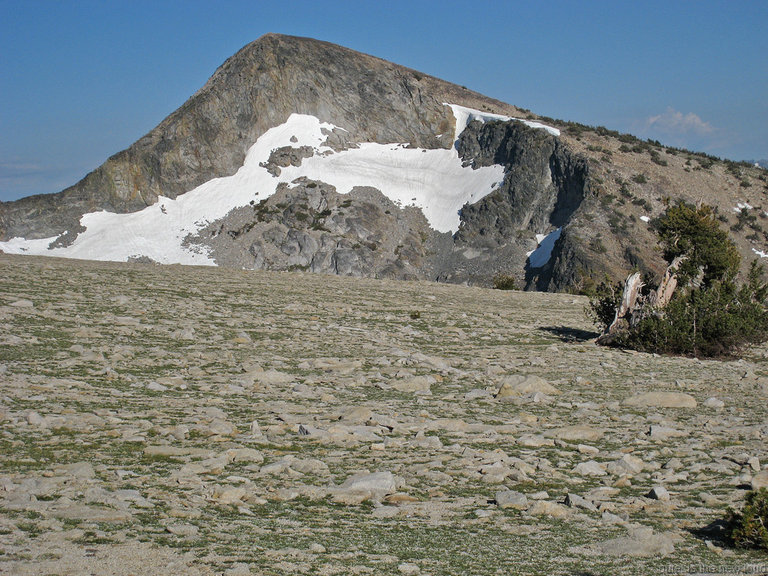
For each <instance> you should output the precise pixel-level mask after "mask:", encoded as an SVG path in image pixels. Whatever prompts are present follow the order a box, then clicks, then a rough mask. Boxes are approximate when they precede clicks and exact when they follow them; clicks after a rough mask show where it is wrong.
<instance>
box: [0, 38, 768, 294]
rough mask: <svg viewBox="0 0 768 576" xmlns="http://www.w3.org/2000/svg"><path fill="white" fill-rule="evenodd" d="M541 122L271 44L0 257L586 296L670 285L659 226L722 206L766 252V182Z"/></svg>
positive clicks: (222, 74)
mask: <svg viewBox="0 0 768 576" xmlns="http://www.w3.org/2000/svg"><path fill="white" fill-rule="evenodd" d="M511 117H515V118H525V119H526V121H524V122H521V121H519V120H511V119H510V118H511ZM537 120H541V119H539V118H538V117H536V116H535V115H533V114H532V113H530V112H528V111H525V110H521V109H517V108H515V107H514V106H511V105H508V104H504V103H502V102H498V101H496V100H492V99H490V98H486V97H484V96H482V95H480V94H477V93H474V92H471V91H469V90H467V89H465V88H463V87H459V86H456V85H453V84H450V83H447V82H444V81H442V80H439V79H436V78H433V77H431V76H428V75H425V74H422V73H420V72H417V71H414V70H410V69H407V68H404V67H401V66H398V65H396V64H392V63H389V62H386V61H383V60H380V59H378V58H374V57H372V56H368V55H364V54H360V53H358V52H354V51H352V50H349V49H346V48H342V47H339V46H335V45H333V44H329V43H326V42H320V41H317V40H310V39H305V38H294V37H287V36H279V35H267V36H264V37H262V38H260V39H259V40H257V41H255V42H253V43H251V44H249V45H248V46H246V47H245V48H243V49H242V50H241V51H239V52H238V53H237V54H235V55H234V56H232V57H231V58H230V59H229V60H227V61H226V62H225V63H224V64H223V65H222V66H221V67H220V68H219V69H218V70H217V71H216V72H215V74H214V75H213V76H212V77H211V79H210V80H209V81H208V82H207V83H206V84H205V86H203V87H202V88H201V89H200V90H199V91H198V92H197V93H196V94H194V95H193V96H192V97H191V98H190V99H189V100H188V101H187V102H186V103H185V104H184V105H183V106H182V107H180V108H179V109H178V110H177V111H175V112H174V113H173V114H171V115H170V116H169V117H168V118H166V119H165V120H163V122H161V123H160V124H159V125H158V127H157V128H155V129H154V130H152V131H151V132H150V133H149V134H147V135H146V136H144V137H143V138H141V139H140V140H139V141H137V142H136V143H135V144H133V145H132V146H131V147H130V148H128V149H127V150H125V151H123V152H120V153H118V154H116V155H115V156H113V157H111V158H110V159H109V160H107V162H105V163H104V165H102V166H101V167H99V168H98V169H97V170H95V171H94V172H92V173H91V174H89V175H88V176H86V177H85V178H84V179H83V180H82V181H80V182H79V183H77V184H76V185H74V186H73V187H71V188H68V189H67V190H64V191H63V192H61V193H58V194H52V195H45V196H34V197H30V198H25V199H21V200H19V201H16V202H11V203H0V250H4V251H6V252H22V253H37V254H49V255H60V256H66V257H78V258H91V259H113V260H126V259H149V260H152V261H157V262H164V263H172V262H181V263H187V264H196V263H197V264H219V265H226V266H235V267H243V268H271V269H292V268H299V269H306V270H312V271H315V272H324V273H334V274H353V275H360V276H391V277H397V278H427V279H438V280H444V281H451V282H470V283H479V284H489V283H490V282H491V281H492V279H493V277H494V276H495V275H497V274H505V275H510V276H512V277H515V278H516V279H517V280H518V285H519V286H523V285H525V286H528V287H530V288H538V289H542V290H574V289H575V290H580V289H589V287H590V285H591V284H592V283H594V282H595V281H596V280H598V279H600V278H602V277H604V276H605V275H606V274H607V275H610V276H618V275H620V274H623V273H625V272H626V271H627V270H629V269H632V268H640V269H644V270H647V271H650V272H658V271H659V270H660V268H661V266H662V263H661V260H660V258H659V257H658V254H657V251H656V250H655V240H654V238H653V235H652V234H651V233H650V231H649V230H648V225H647V223H646V221H645V220H647V219H649V218H650V217H652V216H655V215H657V214H658V213H660V212H661V210H663V205H664V202H665V201H666V199H667V198H685V199H688V200H690V201H700V200H705V201H707V202H708V203H711V204H714V205H716V206H719V207H720V208H721V213H722V215H723V216H722V218H723V219H724V221H725V222H727V223H728V224H729V225H732V226H733V227H734V228H735V233H736V235H737V237H738V239H739V243H740V247H741V249H742V253H743V254H744V255H746V256H750V257H755V255H756V254H758V253H765V252H766V251H768V248H766V247H765V240H766V239H768V237H767V236H766V235H765V233H764V232H763V231H762V227H761V225H760V219H761V218H762V216H763V215H764V214H765V211H764V210H762V209H761V208H759V206H760V200H761V196H762V195H763V194H764V189H763V188H764V182H765V176H764V171H762V170H760V169H758V168H754V167H750V166H744V165H734V164H732V163H731V164H724V163H719V162H715V161H713V160H712V159H709V158H707V157H702V156H697V155H693V154H691V153H688V152H685V151H674V150H672V149H668V148H666V149H665V148H664V147H662V146H661V145H659V144H658V143H645V142H640V141H637V140H636V139H632V138H631V137H626V136H624V135H619V134H617V133H613V132H610V131H607V130H605V129H591V128H589V127H584V126H579V125H575V124H572V123H563V122H556V121H551V120H547V122H546V123H545V124H544V125H542V124H541V123H537V122H536V121H537ZM546 124H548V125H549V126H547V125H546ZM553 126H554V127H553ZM557 128H559V129H560V130H558V129H557ZM761 180H762V182H761ZM742 205H743V206H750V208H748V209H747V208H745V209H744V210H742V209H741V208H739V206H742ZM734 207H735V208H736V210H738V213H737V212H735V211H734ZM731 221H733V222H731ZM739 226H741V228H739ZM537 247H538V248H537ZM529 255H530V258H529ZM550 256H551V257H550Z"/></svg>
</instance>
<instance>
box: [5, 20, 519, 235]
mask: <svg viewBox="0 0 768 576" xmlns="http://www.w3.org/2000/svg"><path fill="white" fill-rule="evenodd" d="M446 101H450V102H452V103H457V104H465V105H467V106H473V107H476V108H479V107H481V106H485V107H486V108H489V107H491V106H492V107H494V111H498V112H506V113H514V112H516V110H515V109H514V108H513V107H511V106H509V105H505V104H503V103H501V102H498V101H495V100H492V99H490V98H486V97H483V96H481V95H480V94H476V93H474V92H471V91H469V90H466V89H462V88H459V87H458V86H455V85H453V84H450V83H448V82H444V81H442V80H439V79H437V78H433V77H431V76H427V75H425V74H422V73H420V72H416V71H414V70H411V69H408V68H404V67H402V66H398V65H396V64H392V63H390V62H386V61H384V60H381V59H379V58H374V57H372V56H368V55H365V54H361V53H359V52H355V51H353V50H349V49H347V48H343V47H341V46H337V45H334V44H330V43H328V42H320V41H317V40H311V39H307V38H297V37H291V36H281V35H276V34H267V35H265V36H262V37H261V38H259V39H258V40H256V41H254V42H252V43H251V44H248V45H247V46H246V47H244V48H243V49H242V50H240V51H239V52H238V53H237V54H235V55H234V56H232V57H231V58H229V59H228V60H227V61H226V62H224V64H222V66H221V67H219V69H218V70H216V72H215V73H214V75H213V76H212V77H211V78H210V79H209V80H208V82H207V83H206V84H205V86H203V87H202V88H201V89H200V90H198V91H197V92H196V93H195V94H194V95H193V96H192V97H191V98H190V99H189V100H187V102H185V103H184V104H183V105H182V106H181V107H180V108H179V109H178V110H176V111H175V112H174V113H173V114H171V115H170V116H168V117H167V118H166V119H165V120H163V121H162V122H161V123H160V124H159V125H158V126H157V127H156V128H155V129H153V130H152V131H151V132H149V133H148V134H147V135H146V136H144V137H142V138H141V139H139V140H138V141H137V142H136V143H134V144H133V145H132V146H131V147H130V148H128V149H127V150H123V151H122V152H119V153H117V154H115V155H114V156H112V157H111V158H109V159H108V160H107V161H106V162H105V163H104V164H103V165H102V166H100V167H99V168H97V169H96V170H94V171H93V172H91V173H90V174H88V175H87V176H86V177H85V178H83V180H81V181H80V182H78V183H77V184H75V185H74V186H72V187H70V188H67V189H66V190H64V191H62V192H60V193H58V194H50V195H38V196H32V197H29V198H23V199H21V200H17V201H15V202H9V203H0V239H2V240H7V239H8V238H12V237H14V236H23V237H26V238H45V237H49V236H53V235H56V234H60V233H62V232H64V231H65V230H69V231H70V232H71V231H73V230H75V231H77V229H78V228H79V224H78V222H79V219H80V217H81V216H82V215H83V214H84V213H86V212H90V211H96V210H100V209H106V210H109V211H113V212H133V211H136V210H140V209H142V208H144V207H145V206H148V205H151V204H153V203H154V202H155V201H156V200H157V197H158V195H161V194H162V195H163V196H166V197H169V198H175V197H176V196H178V195H179V194H183V193H185V192H187V191H189V190H191V189H193V188H194V187H196V186H198V185H200V184H202V183H204V182H207V181H208V180H210V179H212V178H216V177H221V176H228V175H231V174H233V173H235V172H236V171H237V169H238V168H239V167H240V166H241V165H242V164H243V160H244V158H245V154H246V152H247V150H248V148H249V147H250V146H251V145H252V144H253V143H254V142H255V141H256V140H257V139H258V137H259V136H261V135H262V134H263V133H264V132H266V131H267V130H268V129H269V128H272V127H273V126H276V125H279V124H281V123H283V122H285V121H286V120H287V118H288V116H290V115H291V114H292V113H300V114H311V115H313V116H316V117H318V118H319V119H320V120H322V121H326V122H332V123H334V124H336V125H338V126H342V127H344V128H345V129H346V130H347V134H346V137H347V138H348V139H349V141H352V142H366V141H367V142H380V143H387V142H408V143H410V144H411V145H413V146H418V147H423V148H440V147H442V148H448V147H449V146H450V145H451V144H452V143H453V129H454V118H453V115H452V113H451V111H450V109H449V108H448V107H446V106H443V102H446ZM438 135H439V136H438ZM342 144H343V143H342Z"/></svg>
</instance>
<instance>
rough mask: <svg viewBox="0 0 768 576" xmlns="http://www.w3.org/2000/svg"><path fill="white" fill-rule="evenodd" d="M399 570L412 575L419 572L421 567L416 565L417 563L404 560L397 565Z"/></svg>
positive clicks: (409, 575) (408, 575)
mask: <svg viewBox="0 0 768 576" xmlns="http://www.w3.org/2000/svg"><path fill="white" fill-rule="evenodd" d="M397 570H398V571H399V572H400V574H405V576H412V575H413V574H418V573H419V572H421V568H419V567H418V566H416V564H411V563H410V562H403V563H402V564H400V565H399V566H398V567H397Z"/></svg>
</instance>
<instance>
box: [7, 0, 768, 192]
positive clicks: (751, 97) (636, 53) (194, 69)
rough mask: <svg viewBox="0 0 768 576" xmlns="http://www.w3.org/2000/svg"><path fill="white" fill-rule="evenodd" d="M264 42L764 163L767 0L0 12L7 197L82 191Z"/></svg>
mask: <svg viewBox="0 0 768 576" xmlns="http://www.w3.org/2000/svg"><path fill="white" fill-rule="evenodd" d="M267 32H279V33H283V34H292V35H297V36H309V37H313V38H318V39H322V40H327V41H330V42H334V43H337V44H341V45H343V46H347V47H349V48H353V49H355V50H359V51H361V52H366V53H368V54H373V55H375V56H379V57H381V58H384V59H386V60H391V61H393V62H397V63H398V64H403V65H405V66H409V67H411V68H415V69H418V70H421V71H423V72H426V73H428V74H432V75H434V76H438V77H440V78H443V79H445V80H449V81H451V82H455V83H457V84H461V85H465V86H467V87H469V88H471V89H473V90H476V91H478V92H481V93H483V94H486V95H488V96H492V97H494V98H498V99H500V100H503V101H506V102H509V103H511V104H515V105H517V106H521V107H524V108H528V109H530V110H532V111H533V112H536V113H538V114H542V115H546V116H551V117H555V118H561V119H566V120H573V121H577V122H582V123H585V124H592V125H603V126H607V127H609V128H611V129H615V130H620V131H622V132H630V133H633V134H636V135H638V136H641V137H643V138H654V139H658V140H660V141H661V142H663V143H665V144H668V145H674V146H681V147H686V148H690V149H694V150H700V151H704V152H708V153H710V154H715V155H717V156H721V157H726V158H732V159H736V160H742V159H763V158H768V1H765V0H757V1H735V0H731V1H729V2H715V1H707V0H700V1H688V2H683V1H674V0H666V1H664V2H656V1H644V2H628V1H627V2H623V1H618V2H617V1H616V0H613V1H611V2H602V1H600V2H598V1H592V2H590V1H586V0H582V1H576V0H572V1H557V0H553V1H549V2H533V1H531V2H489V1H483V0H476V1H474V2H467V1H464V2H454V1H451V0H446V1H441V2H428V1H419V0H410V1H408V2H401V1H397V0H390V1H386V2H374V1H367V0H357V1H348V2H341V1H333V0H315V1H312V2H306V1H294V2H290V1H288V0H283V1H281V2H273V1H271V0H248V1H239V0H237V1H235V0H233V1H226V0H219V1H217V2H213V1H200V0H184V1H171V0H167V1H163V0H153V1H145V0H129V1H122V0H111V1H101V2H96V1H76V0H70V1H67V2H63V1H53V0H48V1H42V0H0V200H11V199H15V198H19V197H21V196H27V195H30V194H37V193H47V192H57V191H59V190H61V189H63V188H65V187H66V186H68V185H71V184H74V183H75V182H76V181H78V180H79V179H80V178H82V177H83V176H84V175H85V174H86V173H87V172H89V171H90V170H93V169H94V168H96V167H97V166H99V165H100V164H101V163H102V162H104V161H105V160H106V159H107V158H108V157H109V156H110V155H112V154H114V153H116V152H118V151H120V150H122V149H124V148H126V147H128V146H129V145H130V144H131V143H133V142H134V141H135V140H137V139H138V138H140V137H141V136H142V135H143V134H145V133H146V132H148V131H149V130H151V129H152V128H153V127H154V126H156V125H157V124H158V123H159V122H160V121H161V120H162V119H163V118H164V117H165V116H167V115H168V114H170V113H171V112H173V111H174V110H175V109H176V108H178V107H179V106H180V105H181V104H182V103H183V102H184V101H185V100H186V99H187V98H188V97H189V96H191V95H192V94H193V93H194V92H195V91H196V90H197V89H198V88H200V87H201V86H202V85H203V84H204V83H205V81H206V80H207V79H208V78H209V77H210V76H211V74H213V72H214V71H215V69H216V68H217V67H218V66H219V65H220V64H221V63H222V62H223V61H224V60H226V58H228V57H229V56H231V55H232V54H234V53H235V52H236V51H237V50H239V49H240V48H241V47H243V46H244V45H245V44H247V43H248V42H251V41H252V40H255V39H256V38H258V37H259V36H261V35H262V34H265V33H267Z"/></svg>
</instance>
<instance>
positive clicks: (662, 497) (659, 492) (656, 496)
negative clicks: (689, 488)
mask: <svg viewBox="0 0 768 576" xmlns="http://www.w3.org/2000/svg"><path fill="white" fill-rule="evenodd" d="M646 496H648V498H651V499H653V500H659V501H661V502H668V501H669V492H667V489H666V488H664V486H654V487H653V488H651V491H650V492H648V494H647V495H646Z"/></svg>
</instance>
